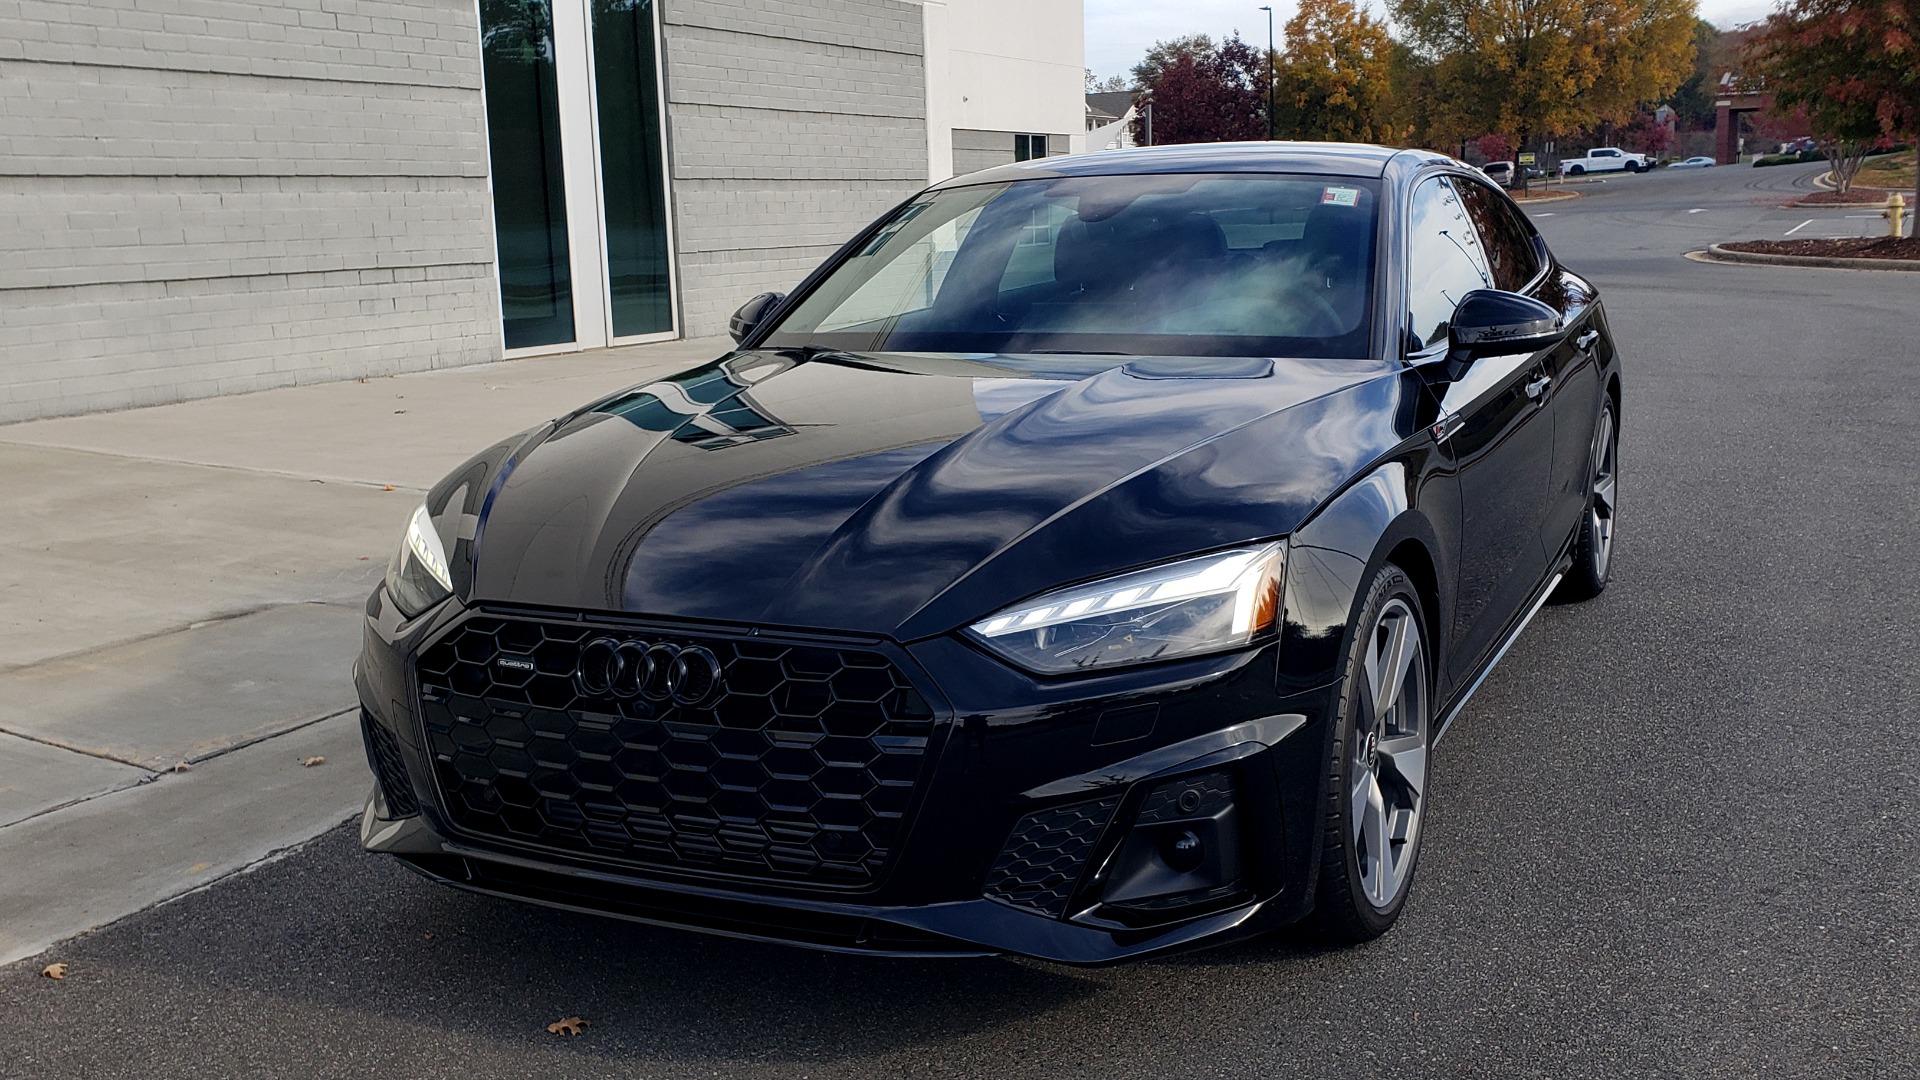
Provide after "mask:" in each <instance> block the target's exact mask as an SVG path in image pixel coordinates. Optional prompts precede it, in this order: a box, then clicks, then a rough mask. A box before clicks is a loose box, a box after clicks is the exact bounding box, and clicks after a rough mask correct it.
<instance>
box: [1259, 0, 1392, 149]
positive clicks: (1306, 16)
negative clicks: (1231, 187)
mask: <svg viewBox="0 0 1920 1080" xmlns="http://www.w3.org/2000/svg"><path fill="white" fill-rule="evenodd" d="M1286 40H1287V44H1286V48H1285V50H1284V51H1282V52H1281V54H1280V56H1279V60H1278V63H1276V64H1275V67H1274V84H1275V91H1274V114H1275V116H1276V117H1277V121H1278V128H1279V132H1280V134H1281V135H1282V136H1283V137H1286V138H1290V139H1324V140H1328V141H1332V142H1378V141H1380V140H1382V139H1384V138H1386V137H1387V136H1388V134H1389V132H1388V127H1389V124H1388V106H1387V101H1388V94H1389V91H1390V81H1389V80H1390V75H1389V73H1388V70H1387V66H1388V62H1389V56H1390V55H1391V53H1392V51H1393V38H1392V37H1391V36H1389V35H1388V33H1387V27H1386V24H1384V23H1382V22H1380V21H1379V20H1377V19H1375V18H1374V17H1373V16H1372V15H1370V14H1368V13H1367V12H1366V11H1365V10H1364V9H1362V8H1360V7H1357V6H1356V5H1355V4H1354V3H1353V0H1300V8H1299V10H1298V11H1297V12H1296V13H1295V14H1294V16H1293V18H1291V19H1289V20H1287V39H1286Z"/></svg>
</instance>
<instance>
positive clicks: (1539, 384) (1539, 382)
mask: <svg viewBox="0 0 1920 1080" xmlns="http://www.w3.org/2000/svg"><path fill="white" fill-rule="evenodd" d="M1552 385H1553V376H1551V375H1542V376H1540V377H1539V378H1537V379H1535V380H1533V381H1532V382H1530V383H1528V384H1527V396H1528V397H1530V398H1532V399H1533V400H1535V401H1539V400H1540V397H1541V395H1543V394H1545V393H1546V392H1547V387H1549V386H1552Z"/></svg>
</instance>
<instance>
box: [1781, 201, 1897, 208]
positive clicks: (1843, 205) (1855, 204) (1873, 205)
mask: <svg viewBox="0 0 1920 1080" xmlns="http://www.w3.org/2000/svg"><path fill="white" fill-rule="evenodd" d="M1786 205H1787V208H1788V209H1791V210H1885V209H1886V208H1887V201H1886V200H1885V199H1882V200H1880V201H1879V202H1800V201H1799V200H1797V199H1796V200H1795V201H1793V202H1790V203H1787V204H1786Z"/></svg>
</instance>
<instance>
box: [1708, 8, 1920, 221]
mask: <svg viewBox="0 0 1920 1080" xmlns="http://www.w3.org/2000/svg"><path fill="white" fill-rule="evenodd" d="M1745 59H1746V69H1747V72H1748V73H1749V74H1751V75H1758V76H1760V77H1761V78H1763V79H1765V80H1766V87H1767V89H1768V90H1770V91H1772V92H1773V98H1774V105H1775V108H1777V109H1779V110H1780V111H1781V112H1783V113H1790V112H1792V111H1794V110H1796V109H1805V110H1806V114H1807V118H1808V120H1809V121H1811V123H1812V125H1813V132H1814V134H1815V135H1816V136H1818V137H1820V138H1821V139H1822V141H1823V143H1824V145H1826V146H1827V147H1828V148H1829V149H1828V150H1827V156H1828V157H1829V158H1830V159H1832V160H1833V162H1834V176H1835V179H1836V180H1837V181H1838V182H1839V185H1840V188H1841V190H1843V191H1844V190H1846V188H1847V187H1849V186H1850V185H1851V184H1852V180H1853V171H1854V170H1855V169H1857V168H1858V167H1859V160H1860V156H1863V155H1864V154H1865V153H1866V148H1867V147H1870V146H1873V145H1874V144H1876V143H1885V142H1888V141H1891V140H1893V139H1896V138H1909V139H1911V138H1914V137H1916V136H1920V0H1789V2H1788V3H1787V4H1785V5H1784V6H1783V7H1782V8H1781V9H1780V10H1779V11H1776V12H1774V13H1773V14H1772V15H1771V16H1769V17H1768V18H1767V21H1766V24H1765V25H1764V26H1763V27H1762V28H1761V30H1760V32H1759V33H1758V34H1756V35H1754V36H1753V37H1752V38H1751V39H1749V40H1748V42H1747V45H1746V49H1745ZM1916 189H1917V190H1916V191H1915V198H1916V201H1920V180H1916Z"/></svg>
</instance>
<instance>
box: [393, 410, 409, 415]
mask: <svg viewBox="0 0 1920 1080" xmlns="http://www.w3.org/2000/svg"><path fill="white" fill-rule="evenodd" d="M406 411H407V410H405V409H395V410H393V415H395V416H400V415H402V414H403V413H405V412H406Z"/></svg>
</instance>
